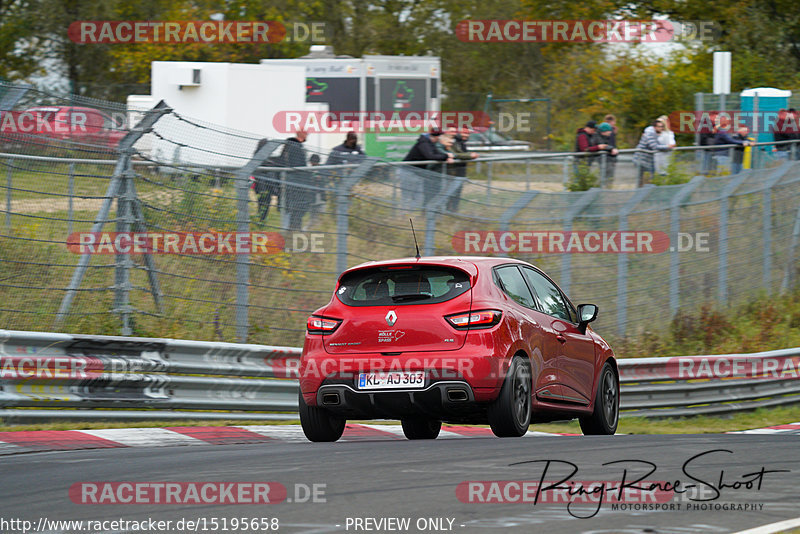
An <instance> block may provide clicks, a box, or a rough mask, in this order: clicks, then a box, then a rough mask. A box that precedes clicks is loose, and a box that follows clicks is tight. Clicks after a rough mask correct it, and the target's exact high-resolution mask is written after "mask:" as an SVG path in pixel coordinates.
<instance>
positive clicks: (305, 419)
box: [299, 393, 347, 441]
mask: <svg viewBox="0 0 800 534" xmlns="http://www.w3.org/2000/svg"><path fill="white" fill-rule="evenodd" d="M299 405H300V424H301V425H302V427H303V433H304V434H305V435H306V437H307V438H308V439H309V440H310V441H336V440H337V439H339V438H340V437H342V433H344V425H345V423H346V422H347V420H346V419H345V418H344V417H339V416H337V415H334V414H333V413H331V412H330V411H329V410H326V409H325V408H320V407H319V406H308V405H307V404H306V401H305V399H303V394H302V393H300V400H299Z"/></svg>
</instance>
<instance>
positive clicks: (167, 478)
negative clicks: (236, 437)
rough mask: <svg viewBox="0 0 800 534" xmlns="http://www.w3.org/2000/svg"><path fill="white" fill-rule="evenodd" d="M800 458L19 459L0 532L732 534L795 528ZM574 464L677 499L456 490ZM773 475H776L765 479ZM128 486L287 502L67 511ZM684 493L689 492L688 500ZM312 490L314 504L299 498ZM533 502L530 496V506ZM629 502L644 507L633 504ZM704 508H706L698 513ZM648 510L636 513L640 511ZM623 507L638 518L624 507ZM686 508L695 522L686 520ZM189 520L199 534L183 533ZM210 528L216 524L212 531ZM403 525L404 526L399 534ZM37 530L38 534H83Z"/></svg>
mask: <svg viewBox="0 0 800 534" xmlns="http://www.w3.org/2000/svg"><path fill="white" fill-rule="evenodd" d="M532 428H535V427H532ZM798 445H799V444H798V438H797V436H792V435H743V434H729V435H685V436H663V435H651V436H610V437H599V436H598V437H583V436H535V437H531V438H527V439H513V438H507V439H497V438H486V437H476V438H469V439H451V440H436V441H402V440H388V441H374V440H365V441H349V442H339V443H332V444H313V443H307V442H286V441H277V440H276V441H274V442H268V443H261V444H248V445H223V446H212V445H208V446H205V445H202V446H194V447H162V448H149V447H145V448H122V449H97V450H75V451H63V452H37V453H27V454H15V455H10V456H6V457H3V458H0V473H2V475H0V480H2V484H1V485H0V502H1V503H2V505H0V518H1V519H0V532H21V530H15V529H14V528H11V527H9V524H8V523H6V524H5V525H2V524H1V523H2V521H3V520H5V521H9V520H11V519H18V520H20V521H21V520H29V521H32V522H33V525H39V524H40V521H43V520H44V521H43V524H44V525H46V524H47V522H48V521H53V520H68V519H71V520H92V521H106V522H107V525H108V527H116V528H107V529H106V530H104V531H105V532H134V531H136V532H195V531H197V532H226V531H229V532H234V531H236V532H258V531H263V532H266V531H268V530H266V529H262V528H261V527H260V526H258V525H256V527H257V528H255V529H252V528H250V527H248V528H247V529H246V530H243V529H242V528H241V524H239V525H238V527H239V528H236V529H233V528H231V527H232V521H233V518H239V519H245V518H247V519H253V518H265V519H270V520H271V519H272V518H277V519H278V521H279V523H278V525H279V528H278V532H307V533H311V532H319V533H322V532H463V533H485V534H488V533H494V532H509V531H513V532H553V533H612V532H613V533H651V534H665V533H693V532H704V533H724V532H738V531H741V530H744V529H748V528H753V527H756V526H759V525H764V524H769V523H774V522H777V521H781V520H785V519H792V518H796V517H797V516H800V507H798V503H797V496H798V491H797V486H798V482H799V481H800V478H798V473H800V453H798V451H800V447H799V446H798ZM711 451H716V452H711ZM725 451H730V452H725ZM693 457H694V459H693ZM546 460H551V461H552V462H551V463H550V464H547V463H546V462H543V461H546ZM622 460H624V461H625V462H624V463H617V464H612V465H605V466H604V465H603V464H607V463H608V462H612V461H622ZM562 462H563V463H562ZM566 462H569V463H566ZM645 462H651V463H652V464H654V467H652V466H650V464H647V463H645ZM512 464H513V465H512ZM571 464H574V466H575V468H576V469H577V472H576V473H575V474H574V475H573V476H572V478H571V479H569V480H571V481H572V482H576V481H579V480H580V481H603V484H600V485H597V486H595V487H607V488H611V487H613V484H614V482H619V481H620V479H621V478H622V476H623V472H624V471H625V469H627V473H628V474H627V478H626V483H631V482H633V481H634V479H635V478H639V477H641V476H642V475H644V474H645V473H646V471H648V470H650V469H655V471H654V472H653V473H651V474H650V475H648V476H647V477H646V478H645V480H648V481H661V482H662V483H664V482H666V481H671V482H673V483H674V482H675V481H680V482H681V486H679V487H680V488H683V489H684V490H685V491H686V493H683V494H670V493H667V494H664V495H666V496H667V498H666V500H664V499H660V500H663V501H664V502H660V503H659V504H662V505H665V506H669V505H672V508H673V509H672V510H670V509H666V510H664V509H661V510H646V509H641V508H642V506H639V509H627V510H622V509H619V508H618V509H616V510H614V509H612V508H613V503H612V502H604V503H600V504H599V505H598V503H597V502H596V501H591V502H586V501H585V499H586V498H587V497H586V495H583V496H579V495H578V496H576V495H572V497H570V496H569V495H568V494H567V492H565V491H562V492H560V493H559V492H557V491H553V490H549V491H548V490H544V491H541V492H540V493H539V495H540V496H541V497H540V498H541V499H542V500H544V501H548V502H546V503H544V504H543V503H542V502H539V503H538V504H534V503H533V502H513V503H478V502H469V500H470V496H471V498H472V499H473V500H476V499H480V498H490V497H491V496H492V495H494V498H495V499H498V498H503V491H505V492H506V494H507V497H508V498H509V499H517V500H519V499H520V496H521V495H522V493H521V490H520V491H516V489H514V488H516V486H510V485H503V486H502V487H503V488H505V489H504V490H500V491H499V492H497V491H496V488H497V487H500V486H498V485H496V484H495V485H492V484H490V483H485V484H483V485H479V486H475V485H473V486H468V485H467V484H462V485H461V486H459V484H461V483H462V482H467V481H531V482H538V481H539V480H540V479H544V480H545V481H548V482H552V481H556V480H560V479H563V478H565V477H567V475H568V473H569V472H570V471H571V470H572V469H573V468H572V466H571ZM762 468H763V471H762ZM545 470H546V473H544V471H545ZM777 470H782V471H784V472H772V471H777ZM125 481H127V482H175V481H180V482H196V483H198V484H201V483H209V482H254V481H255V482H278V483H280V484H282V485H283V486H284V487H285V488H286V490H287V495H286V499H285V500H284V499H282V498H281V499H279V500H280V501H281V502H279V503H277V504H230V503H227V504H222V505H220V504H214V505H209V504H193V503H192V502H189V503H188V504H186V503H182V504H153V503H149V504H79V503H80V499H81V498H83V497H81V496H80V495H79V492H73V494H72V497H71V496H70V493H69V490H70V487H73V488H74V487H76V486H73V485H75V484H76V483H77V484H78V486H77V487H80V488H85V487H86V486H85V485H84V486H81V485H80V483H84V482H87V483H89V482H93V483H97V484H102V483H105V482H125ZM759 483H760V484H759ZM690 484H695V487H694V488H691V489H689V488H687V485H690ZM314 485H317V486H316V490H317V496H316V499H315V498H314V497H312V496H311V492H310V491H309V489H310V488H314ZM759 486H760V488H759ZM98 487H100V486H98ZM520 487H521V486H520ZM571 487H577V485H576V486H571ZM459 488H461V489H460V490H459ZM465 488H470V490H471V492H469V491H466V489H465ZM476 488H477V489H476ZM492 488H495V490H494V491H495V493H492V491H493V490H492ZM509 488H511V489H509ZM715 488H716V489H715ZM462 490H463V491H462ZM98 491H99V490H98ZM534 493H535V492H534V491H530V487H529V493H528V494H527V495H528V497H529V500H530V497H532V496H533V495H534ZM93 495H94V496H97V495H99V493H97V494H93ZM115 495H116V497H114V498H117V497H119V496H120V495H122V494H121V493H117V494H115ZM125 495H127V496H128V497H130V494H125ZM270 495H272V496H273V497H274V495H275V493H272V492H271V493H270ZM630 495H632V494H630ZM637 495H638V496H639V497H640V502H641V494H637ZM580 497H583V498H584V502H583V504H582V505H579V504H580V503H579V502H577V503H576V504H575V505H572V506H570V507H569V508H568V502H564V501H563V499H570V498H572V499H578V498H580ZM595 497H596V496H595ZM246 498H247V495H245V497H244V499H245V500H246ZM703 498H705V499H708V500H707V501H706V502H697V500H698V499H703ZM73 499H74V500H77V501H78V503H76V502H73ZM559 499H562V500H561V501H560V502H552V501H554V500H555V501H559ZM693 499H694V500H693ZM298 500H299V501H303V502H297V501H298ZM313 500H316V501H317V502H310V501H313ZM323 501H324V502H323ZM462 501H468V502H462ZM653 502H654V501H653V500H652V499H651V500H647V499H645V504H647V503H650V505H652V504H653ZM627 504H629V506H630V508H634V503H633V502H628V503H627ZM689 505H692V506H698V507H704V508H698V509H687V506H689ZM745 508H749V509H745ZM574 516H581V517H585V518H577V517H574ZM390 518H399V520H400V522H399V523H398V522H396V521H397V520H395V519H391V520H390ZM119 519H124V520H129V521H146V520H148V519H153V520H162V521H166V520H170V521H172V522H173V523H172V524H171V525H169V528H164V529H153V530H133V529H131V528H128V529H125V528H119V527H118V525H113V524H112V523H111V521H112V520H119ZM182 519H183V520H184V523H182V524H181V526H182V527H183V528H178V527H177V526H176V523H177V522H178V521H180V520H182ZM187 520H191V521H199V522H198V523H197V524H195V525H193V528H187V526H186V521H187ZM212 520H216V521H217V523H216V525H217V527H216V528H212ZM223 521H229V522H231V523H227V524H226V523H223ZM402 521H408V527H407V528H405V526H404V523H402ZM266 524H269V523H268V522H265V523H263V525H266ZM272 524H273V525H274V523H272ZM225 526H227V530H226V529H225V528H224V527H225ZM12 527H13V525H12ZM37 528H39V530H38V531H39V532H42V531H48V532H88V531H87V530H76V529H74V528H73V529H66V528H62V529H57V528H51V529H49V530H46V529H45V528H44V527H38V526H37Z"/></svg>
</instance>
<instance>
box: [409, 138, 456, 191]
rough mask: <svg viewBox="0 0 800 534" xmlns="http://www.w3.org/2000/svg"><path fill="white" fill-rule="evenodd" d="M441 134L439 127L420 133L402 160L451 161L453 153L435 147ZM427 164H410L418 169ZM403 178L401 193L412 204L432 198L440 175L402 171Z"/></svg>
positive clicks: (438, 184)
mask: <svg viewBox="0 0 800 534" xmlns="http://www.w3.org/2000/svg"><path fill="white" fill-rule="evenodd" d="M441 136H442V131H441V130H439V129H434V130H431V132H430V133H429V134H422V135H420V136H419V138H418V139H417V142H416V143H414V146H412V147H411V150H409V151H408V154H406V157H405V158H403V161H442V162H445V163H448V164H450V163H453V161H454V160H453V155H452V154H450V153H447V152H445V151H441V150H439V149H438V148H437V147H436V143H438V142H439V138H440V137H441ZM427 165H428V164H426V163H420V164H419V165H410V167H416V168H418V169H426V167H427ZM407 170H409V171H410V170H411V169H407ZM403 174H404V175H405V179H404V180H403V182H404V183H403V193H404V194H405V196H406V197H407V198H408V199H409V201H410V202H412V203H414V204H424V203H426V202H429V201H430V200H432V199H433V197H434V196H435V195H436V192H438V188H439V186H440V182H441V176H440V175H437V174H436V173H434V172H431V171H428V170H425V171H424V172H415V173H413V174H412V173H403Z"/></svg>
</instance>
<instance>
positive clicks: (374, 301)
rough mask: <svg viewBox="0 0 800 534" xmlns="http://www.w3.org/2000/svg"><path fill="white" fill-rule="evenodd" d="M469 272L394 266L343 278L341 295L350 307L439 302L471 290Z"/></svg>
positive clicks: (356, 273)
mask: <svg viewBox="0 0 800 534" xmlns="http://www.w3.org/2000/svg"><path fill="white" fill-rule="evenodd" d="M469 287H470V286H469V275H468V274H467V273H465V272H464V271H461V270H459V269H453V268H449V267H436V266H434V267H428V266H423V267H416V266H414V267H403V266H394V265H393V266H390V267H382V268H375V269H365V270H360V271H355V272H353V273H350V274H348V275H345V277H344V278H342V282H341V284H340V285H339V289H338V290H337V291H336V296H337V298H338V299H339V300H340V301H341V302H342V303H344V304H347V305H348V306H396V305H403V304H436V303H439V302H445V301H447V300H450V299H452V298H455V297H457V296H458V295H461V294H462V293H465V292H467V291H469Z"/></svg>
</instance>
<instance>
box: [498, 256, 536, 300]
mask: <svg viewBox="0 0 800 534" xmlns="http://www.w3.org/2000/svg"><path fill="white" fill-rule="evenodd" d="M495 273H497V278H498V279H499V280H500V283H501V287H502V288H503V290H504V291H505V292H506V294H507V295H508V296H509V297H511V298H512V299H514V300H515V301H517V302H518V303H519V304H522V305H523V306H525V307H526V308H533V309H536V301H535V299H534V298H533V295H532V294H531V291H530V289H528V285H527V284H526V283H525V280H524V279H523V278H522V274H521V273H520V272H519V269H517V266H516V265H507V266H505V267H499V268H497V269H495Z"/></svg>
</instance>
